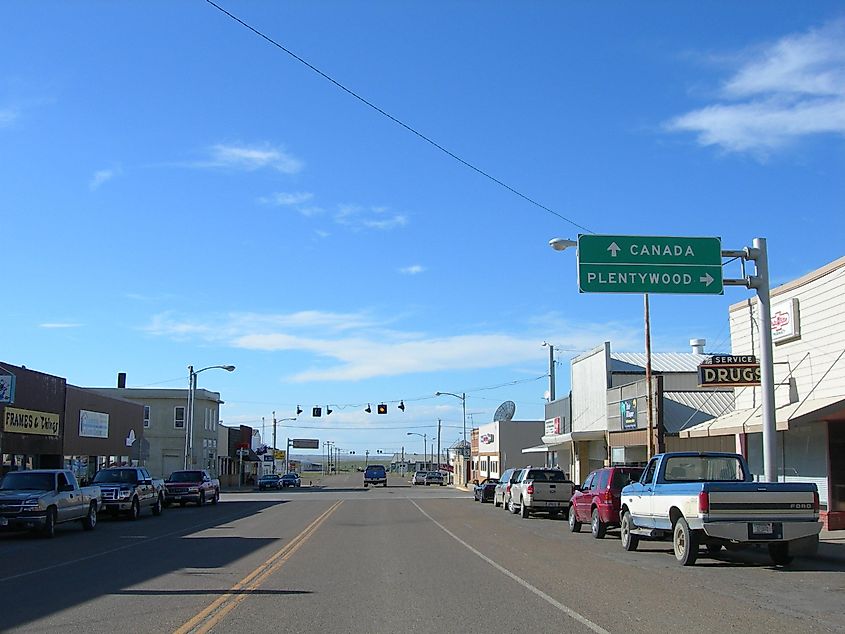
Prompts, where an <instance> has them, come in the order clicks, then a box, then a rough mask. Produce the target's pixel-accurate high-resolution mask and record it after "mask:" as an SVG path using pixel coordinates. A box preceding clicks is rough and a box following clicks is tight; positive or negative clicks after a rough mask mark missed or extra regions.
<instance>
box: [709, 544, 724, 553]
mask: <svg viewBox="0 0 845 634" xmlns="http://www.w3.org/2000/svg"><path fill="white" fill-rule="evenodd" d="M706 548H707V554H708V555H715V554H717V553H718V552H719V551H720V550H722V544H707V546H706Z"/></svg>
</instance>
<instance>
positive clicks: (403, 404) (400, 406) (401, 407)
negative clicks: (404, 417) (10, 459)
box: [399, 401, 405, 412]
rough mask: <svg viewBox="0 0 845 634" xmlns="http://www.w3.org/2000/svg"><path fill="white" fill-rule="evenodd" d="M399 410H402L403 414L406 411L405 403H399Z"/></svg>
mask: <svg viewBox="0 0 845 634" xmlns="http://www.w3.org/2000/svg"><path fill="white" fill-rule="evenodd" d="M399 409H401V410H402V411H403V412H404V411H405V401H399Z"/></svg>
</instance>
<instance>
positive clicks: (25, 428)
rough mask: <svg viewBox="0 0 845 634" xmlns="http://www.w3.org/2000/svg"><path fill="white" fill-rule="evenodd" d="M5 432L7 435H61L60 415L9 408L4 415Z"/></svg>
mask: <svg viewBox="0 0 845 634" xmlns="http://www.w3.org/2000/svg"><path fill="white" fill-rule="evenodd" d="M3 431H4V432H6V433H7V434H38V435H39V436H58V435H59V415H58V414H54V413H53V412H37V411H35V410H31V409H18V408H16V407H7V408H6V410H5V411H4V413H3Z"/></svg>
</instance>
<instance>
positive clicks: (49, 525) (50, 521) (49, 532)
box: [41, 506, 58, 539]
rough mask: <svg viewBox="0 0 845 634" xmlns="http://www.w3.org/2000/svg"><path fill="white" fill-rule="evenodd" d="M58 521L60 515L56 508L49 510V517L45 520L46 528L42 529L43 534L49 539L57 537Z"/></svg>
mask: <svg viewBox="0 0 845 634" xmlns="http://www.w3.org/2000/svg"><path fill="white" fill-rule="evenodd" d="M57 521H58V514H57V512H56V507H55V506H51V507H50V508H48V509H47V517H46V519H45V520H44V528H42V529H41V534H42V535H44V537H46V538H47V539H50V538H53V537H55V536H56V522H57Z"/></svg>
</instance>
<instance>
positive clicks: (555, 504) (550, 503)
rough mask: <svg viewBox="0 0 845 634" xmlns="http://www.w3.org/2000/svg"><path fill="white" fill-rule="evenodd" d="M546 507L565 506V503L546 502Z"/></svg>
mask: <svg viewBox="0 0 845 634" xmlns="http://www.w3.org/2000/svg"><path fill="white" fill-rule="evenodd" d="M546 506H563V502H546Z"/></svg>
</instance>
